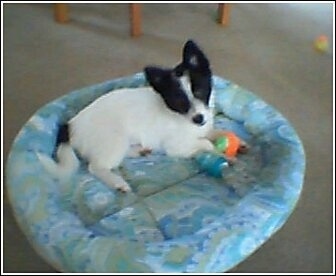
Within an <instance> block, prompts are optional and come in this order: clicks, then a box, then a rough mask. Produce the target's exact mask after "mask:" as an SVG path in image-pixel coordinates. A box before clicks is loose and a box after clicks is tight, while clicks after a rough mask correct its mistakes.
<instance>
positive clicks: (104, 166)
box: [89, 143, 131, 192]
mask: <svg viewBox="0 0 336 276" xmlns="http://www.w3.org/2000/svg"><path fill="white" fill-rule="evenodd" d="M115 145H118V146H115V147H114V146H111V145H110V147H108V148H107V147H106V148H105V149H106V151H105V152H104V153H102V154H100V155H98V156H97V157H95V158H92V159H90V160H89V171H90V173H92V174H93V175H95V176H96V177H97V178H99V179H100V180H101V181H103V182H104V183H105V184H106V185H107V186H109V187H111V188H113V189H118V190H120V191H122V192H129V191H131V187H130V186H129V185H128V183H127V182H126V181H125V180H124V179H123V178H122V177H121V176H120V175H118V174H116V173H114V172H113V171H112V169H114V168H117V167H118V166H119V165H120V163H121V162H122V160H123V158H124V156H125V155H126V153H127V149H128V145H127V144H126V143H117V144H115Z"/></svg>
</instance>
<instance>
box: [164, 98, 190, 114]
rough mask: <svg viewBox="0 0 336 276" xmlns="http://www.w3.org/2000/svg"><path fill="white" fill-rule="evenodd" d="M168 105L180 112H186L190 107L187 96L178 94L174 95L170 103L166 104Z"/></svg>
mask: <svg viewBox="0 0 336 276" xmlns="http://www.w3.org/2000/svg"><path fill="white" fill-rule="evenodd" d="M168 105H169V107H170V108H171V109H172V110H174V111H176V112H178V113H181V114H186V113H188V111H189V109H190V102H189V99H188V97H186V96H185V95H179V96H176V97H174V98H173V99H172V100H171V102H170V104H168Z"/></svg>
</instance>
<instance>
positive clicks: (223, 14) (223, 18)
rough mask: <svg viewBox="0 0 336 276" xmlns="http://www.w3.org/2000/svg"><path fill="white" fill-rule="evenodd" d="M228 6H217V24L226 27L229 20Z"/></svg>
mask: <svg viewBox="0 0 336 276" xmlns="http://www.w3.org/2000/svg"><path fill="white" fill-rule="evenodd" d="M230 8H231V6H230V4H218V23H219V24H221V25H223V26H227V25H228V24H229V19H230Z"/></svg>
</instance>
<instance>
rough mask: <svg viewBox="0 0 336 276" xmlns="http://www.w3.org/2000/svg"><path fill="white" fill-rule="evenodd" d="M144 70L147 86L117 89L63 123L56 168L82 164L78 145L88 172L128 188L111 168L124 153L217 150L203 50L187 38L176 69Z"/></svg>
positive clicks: (172, 153)
mask: <svg viewBox="0 0 336 276" xmlns="http://www.w3.org/2000/svg"><path fill="white" fill-rule="evenodd" d="M144 74H145V77H146V79H147V81H148V84H149V86H146V87H140V88H125V89H118V90H114V91H112V92H110V93H108V94H106V95H104V96H102V97H100V98H98V99H97V100H96V101H94V102H93V103H91V104H90V105H88V106H87V107H86V108H84V109H83V110H82V111H80V112H79V113H78V114H77V115H76V116H75V117H74V118H72V119H71V120H70V121H69V122H68V123H67V124H65V125H63V126H61V127H60V130H59V133H58V139H57V144H58V150H57V158H58V162H59V163H58V164H57V170H58V171H57V170H56V169H54V172H55V173H57V174H58V175H61V174H63V175H65V174H68V175H69V174H71V173H73V171H74V170H75V169H76V168H77V167H78V165H79V163H78V160H77V158H76V155H75V153H74V151H73V150H74V149H75V150H76V151H77V152H78V153H79V154H80V155H81V156H82V157H83V158H84V159H86V160H87V161H88V169H89V171H90V173H92V174H93V175H95V176H96V177H97V178H98V179H100V180H102V181H103V182H104V183H106V184H107V185H108V186H110V187H111V188H114V189H119V190H121V191H123V192H128V191H130V190H131V188H130V186H129V185H128V183H127V182H126V181H125V180H124V179H123V178H122V177H121V176H120V175H118V174H116V173H115V172H113V171H112V169H115V168H117V167H118V166H119V165H120V163H121V162H122V160H123V159H124V157H125V156H130V155H131V156H134V155H136V154H141V153H143V152H146V151H147V152H148V151H150V150H163V151H165V152H166V154H168V155H169V156H175V157H186V158H187V157H192V156H193V155H195V154H196V153H197V152H200V151H212V150H214V147H213V144H212V143H211V141H210V140H212V139H214V138H215V137H216V136H217V132H216V131H214V130H213V113H212V110H211V108H210V107H209V102H210V97H211V92H212V80H211V78H212V72H211V69H210V65H209V61H208V59H207V57H206V56H205V54H204V53H203V51H202V50H201V49H200V48H199V47H198V46H197V45H196V44H195V43H194V42H193V41H192V40H189V41H187V42H186V44H185V45H184V48H183V59H182V62H181V63H180V64H178V65H177V66H176V67H175V68H160V67H156V66H149V67H145V68H144ZM40 160H41V161H42V162H45V159H44V158H40ZM49 163H50V162H49ZM49 167H50V166H49Z"/></svg>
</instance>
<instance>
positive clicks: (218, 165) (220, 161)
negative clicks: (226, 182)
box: [195, 152, 229, 178]
mask: <svg viewBox="0 0 336 276" xmlns="http://www.w3.org/2000/svg"><path fill="white" fill-rule="evenodd" d="M195 159H196V162H197V163H198V165H199V166H200V168H201V169H202V170H203V171H205V172H206V173H207V174H208V175H211V176H214V177H217V178H221V177H223V174H224V169H225V168H227V167H228V166H229V162H228V160H227V159H226V158H225V157H224V156H222V155H219V154H217V153H215V152H202V153H199V154H197V155H196V157H195Z"/></svg>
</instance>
